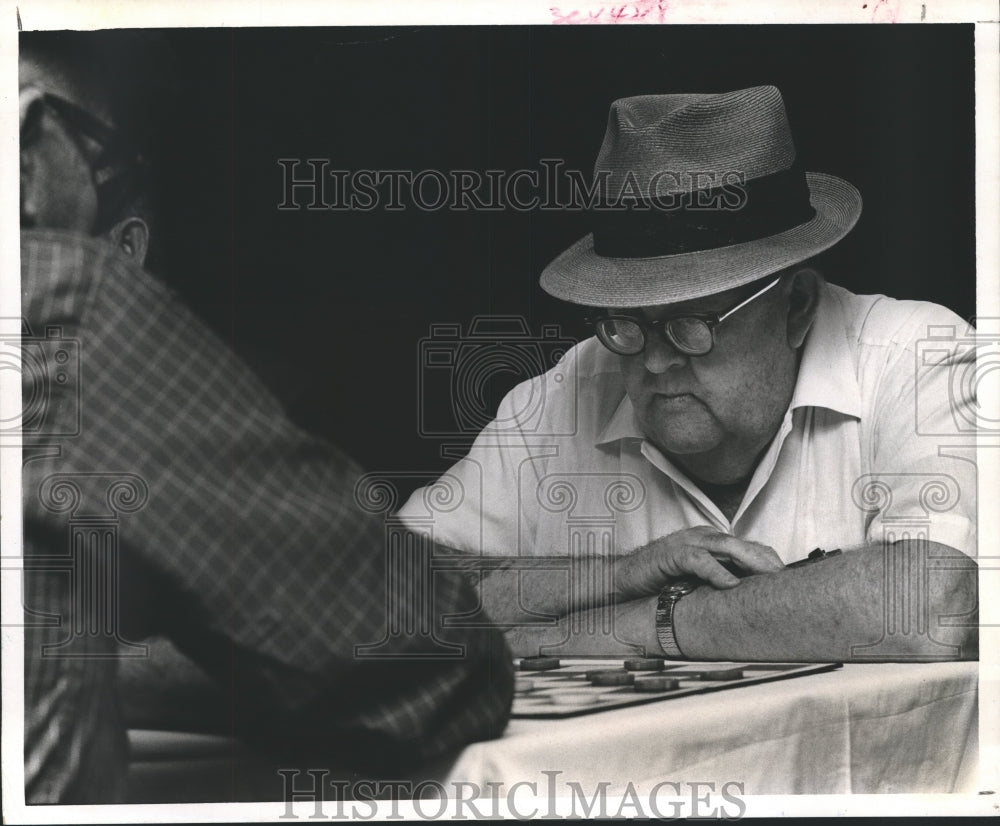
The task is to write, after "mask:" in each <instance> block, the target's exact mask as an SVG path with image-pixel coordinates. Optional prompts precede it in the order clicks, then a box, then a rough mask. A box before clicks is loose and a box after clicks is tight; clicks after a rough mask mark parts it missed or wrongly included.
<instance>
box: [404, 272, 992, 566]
mask: <svg viewBox="0 0 1000 826" xmlns="http://www.w3.org/2000/svg"><path fill="white" fill-rule="evenodd" d="M972 333H973V331H972V329H971V328H970V327H969V325H968V324H967V323H966V322H964V321H963V320H962V319H960V318H959V317H958V316H956V315H955V314H954V313H952V312H951V311H950V310H947V309H945V308H943V307H940V306H937V305H935V304H929V303H926V302H918V301H898V300H895V299H891V298H887V297H885V296H880V295H871V296H861V295H854V294H852V293H850V292H848V291H847V290H844V289H842V288H840V287H836V286H833V285H826V286H825V287H824V288H823V290H822V292H821V297H820V304H819V308H818V311H817V316H816V319H815V321H814V323H813V326H812V328H811V330H810V332H809V335H808V337H807V339H806V343H805V346H804V350H803V355H802V360H801V363H800V369H799V375H798V378H797V382H796V386H795V390H794V393H793V396H792V401H791V404H790V405H789V408H788V410H787V412H786V413H785V416H784V419H783V421H782V422H781V426H780V428H779V430H778V433H777V435H776V436H775V438H774V439H773V441H772V443H771V445H770V446H769V448H768V449H767V451H766V452H765V454H764V456H763V457H762V459H761V461H760V463H759V465H758V466H757V468H756V470H755V472H754V475H753V477H752V479H751V482H750V486H749V488H748V489H747V491H746V494H745V496H744V498H743V502H742V504H741V505H740V507H739V510H738V511H737V512H736V514H735V515H734V517H733V519H732V520H731V521H730V520H729V519H727V518H726V517H725V516H724V515H723V514H722V512H721V511H720V510H719V508H718V507H717V506H716V505H715V504H714V503H713V502H712V501H711V500H710V499H709V498H708V497H707V496H706V495H705V494H704V493H703V492H702V491H701V490H699V488H698V487H697V486H696V485H694V484H693V483H692V482H691V481H690V480H689V479H688V478H687V477H686V476H685V474H684V473H683V472H682V471H681V470H680V469H679V468H678V467H677V466H675V465H674V464H673V463H672V462H670V460H669V459H667V458H666V456H664V455H663V454H662V453H661V452H660V451H659V450H658V449H657V448H656V447H655V446H654V445H653V444H652V443H651V442H649V441H648V440H646V439H645V437H644V435H643V434H642V432H641V431H640V430H639V427H638V425H637V422H636V418H635V414H634V410H633V408H632V404H631V401H630V400H629V398H628V396H627V395H626V393H625V386H624V383H623V380H622V377H621V375H620V373H619V371H618V367H617V358H616V357H615V356H614V355H613V354H611V353H610V352H608V351H607V350H606V349H605V348H604V347H603V346H602V345H601V344H600V343H599V342H598V341H597V340H596V339H594V338H591V339H588V340H586V341H583V342H581V343H580V344H578V345H577V346H575V347H574V348H572V350H570V351H569V352H568V353H567V354H566V356H565V357H564V358H563V359H562V361H560V362H559V363H558V364H557V365H556V366H555V367H553V368H552V369H551V370H549V371H548V372H547V373H545V374H543V375H540V376H537V377H535V378H533V379H531V380H529V381H526V382H523V383H521V384H519V385H518V386H517V387H515V388H514V389H513V390H512V391H511V392H510V393H509V394H508V395H507V396H506V398H505V399H504V400H503V402H502V403H501V405H500V407H499V409H498V411H497V416H496V419H495V420H494V421H493V422H492V423H491V424H490V425H488V426H487V427H486V428H484V429H483V431H482V433H480V435H479V437H478V438H477V440H476V442H475V444H474V445H473V447H472V448H471V450H470V451H469V453H468V455H467V456H466V457H465V458H463V459H461V460H460V461H458V462H457V463H456V464H455V465H454V466H453V467H452V468H451V469H450V470H449V471H448V472H447V473H445V474H444V475H443V476H442V477H441V479H440V480H439V481H438V482H437V483H435V485H436V486H441V485H443V486H445V487H446V488H447V489H448V493H447V495H441V494H442V490H441V488H439V487H438V488H437V489H436V491H435V490H434V488H435V486H429V487H427V488H422V489H421V490H418V491H416V492H415V493H414V494H413V496H411V497H410V499H409V501H408V502H407V503H406V504H405V505H404V507H403V508H402V509H401V511H400V516H402V518H403V519H404V521H405V522H406V524H407V525H408V526H409V527H410V528H412V529H414V530H417V531H421V532H424V533H428V534H430V535H432V536H433V538H434V539H435V540H436V541H438V542H440V543H442V544H444V545H447V546H450V547H453V548H457V549H460V550H464V551H467V552H471V553H475V554H483V555H487V556H566V555H571V554H573V553H579V552H593V553H596V554H609V553H627V552H629V551H631V550H634V549H636V548H638V547H641V546H643V545H645V544H647V543H648V542H650V541H652V540H653V539H656V538H658V537H661V536H665V535H667V534H670V533H673V532H674V531H677V530H681V529H683V528H688V527H694V526H698V525H710V526H713V527H715V528H717V529H719V530H721V531H725V532H727V533H731V534H733V535H735V536H737V537H740V538H743V539H748V540H753V541H756V542H761V543H764V544H766V545H769V546H771V547H772V548H774V549H775V550H776V551H777V552H778V554H779V556H780V557H781V558H782V560H784V561H785V562H791V561H794V560H797V559H801V558H802V557H804V556H805V555H806V554H808V553H809V551H811V550H812V549H813V548H815V547H822V548H827V549H830V548H849V547H856V546H861V545H864V544H867V543H873V542H878V541H882V540H889V541H895V540H897V539H903V538H907V537H913V538H917V537H923V538H926V539H929V540H930V541H933V542H939V543H941V544H944V545H948V546H950V547H953V548H955V549H957V550H961V551H964V552H965V553H967V554H969V555H975V551H976V466H975V432H974V428H975V413H976V402H975V397H974V386H973V384H974V383H973V382H972V381H971V380H970V374H971V372H972V370H973V369H974V366H975V362H974V360H975V355H974V350H975V348H974V347H973V342H972V340H971V336H972ZM435 493H436V494H437V495H435Z"/></svg>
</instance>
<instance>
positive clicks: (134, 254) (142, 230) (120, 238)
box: [107, 216, 149, 267]
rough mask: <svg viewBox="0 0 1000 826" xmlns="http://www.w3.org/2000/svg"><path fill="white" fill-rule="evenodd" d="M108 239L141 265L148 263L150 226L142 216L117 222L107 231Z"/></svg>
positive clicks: (121, 251)
mask: <svg viewBox="0 0 1000 826" xmlns="http://www.w3.org/2000/svg"><path fill="white" fill-rule="evenodd" d="M107 238H108V240H109V241H110V242H111V243H112V244H113V245H114V246H115V248H116V249H117V250H118V251H119V252H120V253H122V254H123V255H125V256H126V257H128V258H131V259H132V260H133V261H135V262H136V263H137V264H138V265H139V266H140V267H141V266H143V265H144V264H145V263H146V253H147V252H148V251H149V226H148V225H147V224H146V222H145V221H143V220H142V218H137V217H135V216H131V217H129V218H125V219H123V220H121V221H119V222H118V223H117V224H115V225H114V226H113V227H111V229H109V230H108V232H107Z"/></svg>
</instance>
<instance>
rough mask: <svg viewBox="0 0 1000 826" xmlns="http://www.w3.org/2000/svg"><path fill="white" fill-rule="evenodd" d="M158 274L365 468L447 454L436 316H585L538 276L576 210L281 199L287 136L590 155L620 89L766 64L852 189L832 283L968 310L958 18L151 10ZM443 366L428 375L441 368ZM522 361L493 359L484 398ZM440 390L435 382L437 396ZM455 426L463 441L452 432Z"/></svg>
mask: <svg viewBox="0 0 1000 826" xmlns="http://www.w3.org/2000/svg"><path fill="white" fill-rule="evenodd" d="M163 36H164V38H165V39H166V41H167V42H168V43H169V44H170V46H171V47H172V48H173V50H174V52H175V54H176V56H177V60H176V73H177V78H176V80H177V86H178V89H179V92H180V95H179V110H178V111H177V113H176V115H175V116H174V117H172V118H171V125H170V127H169V128H168V129H166V130H165V131H164V132H163V133H162V135H161V138H163V139H164V140H163V141H162V143H163V146H162V147H161V150H160V152H161V164H160V169H161V172H163V173H165V174H162V175H161V181H160V184H161V192H162V197H163V201H162V205H163V210H162V217H163V220H162V222H161V224H160V227H159V229H160V238H161V240H162V241H163V252H164V256H163V258H162V261H161V264H160V269H161V274H162V275H163V276H164V277H165V278H166V279H167V280H169V281H170V282H171V283H172V284H174V285H175V286H176V288H177V289H178V290H179V291H180V292H181V293H182V294H184V295H185V296H186V297H187V298H188V300H189V302H190V303H191V304H192V305H193V306H194V307H195V309H196V310H197V311H198V312H199V313H200V314H202V315H203V317H205V318H206V319H207V320H208V321H209V323H210V324H212V325H213V326H214V327H215V328H216V329H217V330H218V331H219V332H220V334H221V335H222V336H223V337H224V338H225V339H226V340H227V341H228V342H230V343H231V344H232V345H233V346H234V347H235V349H236V350H237V352H239V353H240V354H241V355H243V356H244V357H245V358H246V359H247V360H248V361H249V362H250V363H251V364H252V365H253V366H254V368H255V369H257V370H258V372H259V373H260V374H261V375H262V376H263V377H264V379H265V381H267V382H268V383H269V384H270V385H271V387H272V388H273V389H274V391H275V392H276V393H277V394H278V396H279V397H280V398H281V399H282V400H283V401H284V402H285V404H286V405H287V407H288V409H289V411H290V413H291V415H292V416H293V417H294V418H295V419H296V420H297V421H298V422H300V423H301V424H303V425H304V426H305V427H307V428H308V429H310V430H312V431H314V432H317V433H319V434H322V435H324V436H326V437H328V438H330V439H331V440H333V441H335V442H337V443H339V444H341V445H342V446H344V447H345V448H346V449H347V450H348V452H350V453H351V454H353V455H354V456H355V457H356V458H357V459H358V460H360V461H361V462H362V463H363V464H364V465H366V466H367V467H368V468H370V469H377V470H395V471H427V472H430V473H433V472H437V471H440V470H443V469H444V468H445V467H447V466H448V465H449V464H450V461H449V460H444V459H442V458H441V456H440V448H441V445H442V443H443V441H444V440H442V439H435V438H426V437H424V438H422V437H421V436H420V434H419V433H418V403H419V400H418V387H419V384H418V375H419V371H420V370H422V369H423V367H422V366H421V363H420V345H419V342H420V340H421V338H424V337H426V336H428V333H429V329H430V325H431V324H439V323H460V324H461V325H462V326H463V329H464V328H466V326H467V324H468V322H469V321H470V320H471V319H472V318H473V317H474V316H476V315H483V314H519V315H522V316H523V317H524V318H525V320H526V322H527V324H528V327H529V329H530V331H531V333H532V334H537V333H538V331H539V329H540V326H541V325H542V324H551V323H557V324H560V325H561V327H562V330H563V333H564V334H566V335H568V336H569V337H574V338H575V337H580V336H583V335H585V334H586V333H585V328H584V327H583V326H582V324H581V323H580V318H579V310H578V308H574V307H571V306H568V305H564V304H561V303H560V302H557V301H555V300H553V299H550V298H549V297H548V296H547V295H546V294H545V293H543V292H542V290H541V289H540V287H539V286H538V275H539V273H540V272H541V270H542V268H543V267H544V266H545V265H546V264H547V263H548V262H549V261H550V260H551V259H552V258H553V257H554V256H555V255H556V254H558V253H559V252H560V251H561V250H563V249H564V248H565V247H566V246H568V245H569V244H570V243H572V242H573V241H575V240H576V239H577V238H579V237H580V236H582V235H583V234H585V233H586V232H587V227H586V224H585V217H584V216H583V215H582V214H581V213H578V212H569V211H565V212H541V211H537V210H536V211H532V212H527V213H519V212H515V211H512V210H507V211H504V212H500V213H496V212H486V213H484V212H450V211H448V210H441V211H437V212H432V213H425V212H420V211H418V210H415V209H407V210H405V211H403V212H400V213H391V212H385V211H383V210H380V209H377V210H374V211H372V212H358V211H355V212H307V211H290V212H283V211H279V210H278V209H277V205H278V203H279V202H280V201H281V199H282V175H283V173H282V170H281V168H280V167H279V165H278V163H277V159H279V158H301V159H306V158H328V159H330V166H331V168H339V169H347V170H356V169H411V170H415V171H418V170H422V169H439V170H442V171H448V170H451V169H458V168H469V169H480V170H483V169H487V168H492V169H505V170H514V169H520V168H528V169H538V168H539V160H540V159H542V158H560V159H563V160H564V161H565V164H566V167H567V168H571V169H581V170H585V171H586V173H587V175H588V177H589V174H590V170H591V168H592V165H593V162H594V157H595V155H596V153H597V150H598V148H599V146H600V143H601V139H602V136H603V133H604V126H605V122H606V118H607V111H608V106H609V104H610V103H611V101H612V100H614V99H615V98H617V97H623V96H628V95H635V94H644V93H664V92H694V91H698V92H722V91H729V90H733V89H738V88H743V87H747V86H753V85H758V84H774V85H776V86H778V87H779V88H780V89H781V90H782V92H783V94H784V97H785V101H786V105H787V109H788V114H789V119H790V121H791V124H792V129H793V133H794V134H795V136H796V143H797V147H798V150H799V154H800V156H801V158H802V159H803V162H804V166H805V168H806V169H808V170H814V171H822V172H829V173H832V174H835V175H838V176H841V177H843V178H845V179H847V180H848V181H850V182H852V183H853V184H854V185H855V186H856V187H858V189H859V190H860V191H861V193H862V196H863V198H864V202H865V206H864V212H863V214H862V217H861V220H860V223H859V224H858V226H857V227H856V229H855V230H854V231H853V232H852V233H851V234H850V235H849V236H848V237H847V238H846V239H845V240H844V241H842V242H841V244H840V245H838V246H837V247H836V248H835V249H834V250H833V251H831V253H830V254H829V255H828V256H827V262H826V263H827V275H828V277H829V278H830V280H831V281H834V282H836V283H840V284H842V285H844V286H847V287H849V288H851V289H853V290H855V291H858V292H869V293H870V292H881V293H886V294H889V295H892V296H895V297H899V298H919V299H926V300H931V301H936V302H939V303H941V304H945V305H947V306H948V307H950V308H952V309H953V310H955V311H956V312H957V313H958V314H959V315H961V316H963V317H970V316H972V315H973V313H974V301H975V277H974V262H975V256H974V252H975V250H974V240H975V236H974V212H973V201H974V188H973V187H974V166H973V160H974V83H973V39H972V38H973V30H972V27H971V26H961V25H955V26H942V25H935V26H924V25H912V26H905V25H904V26H789V25H783V26H704V27H686V26H669V27H646V26H623V27H613V26H582V27H544V28H526V27H525V28H521V27H502V28H501V27H476V28H464V27H463V28H458V27H454V28H453V27H429V28H408V29H378V28H362V29H282V30H275V29H269V30H253V29H242V30H240V29H236V30H204V31H202V30H180V31H171V32H164V33H163ZM440 376H441V372H440V369H439V372H438V373H437V374H436V377H437V378H440ZM525 377H526V376H525V375H523V374H518V370H516V369H506V370H500V371H498V372H497V373H496V374H495V376H493V378H492V379H491V380H490V381H487V382H485V383H484V385H483V390H484V399H483V402H482V403H483V405H484V406H485V407H487V408H489V409H492V407H491V406H492V405H494V404H495V403H496V401H498V400H499V397H500V394H502V393H503V392H504V391H506V390H507V389H508V388H509V387H510V386H511V385H512V384H513V383H514V382H515V381H518V380H521V379H523V378H525ZM448 395H449V394H448V393H447V392H446V391H442V392H440V393H438V392H435V397H434V398H433V399H427V400H425V404H426V405H428V409H430V410H431V413H433V418H435V420H436V421H443V420H446V419H448V418H449V416H451V411H450V403H451V399H450V398H449V397H448ZM449 441H452V442H453V441H455V440H454V439H452V440H449Z"/></svg>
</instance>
